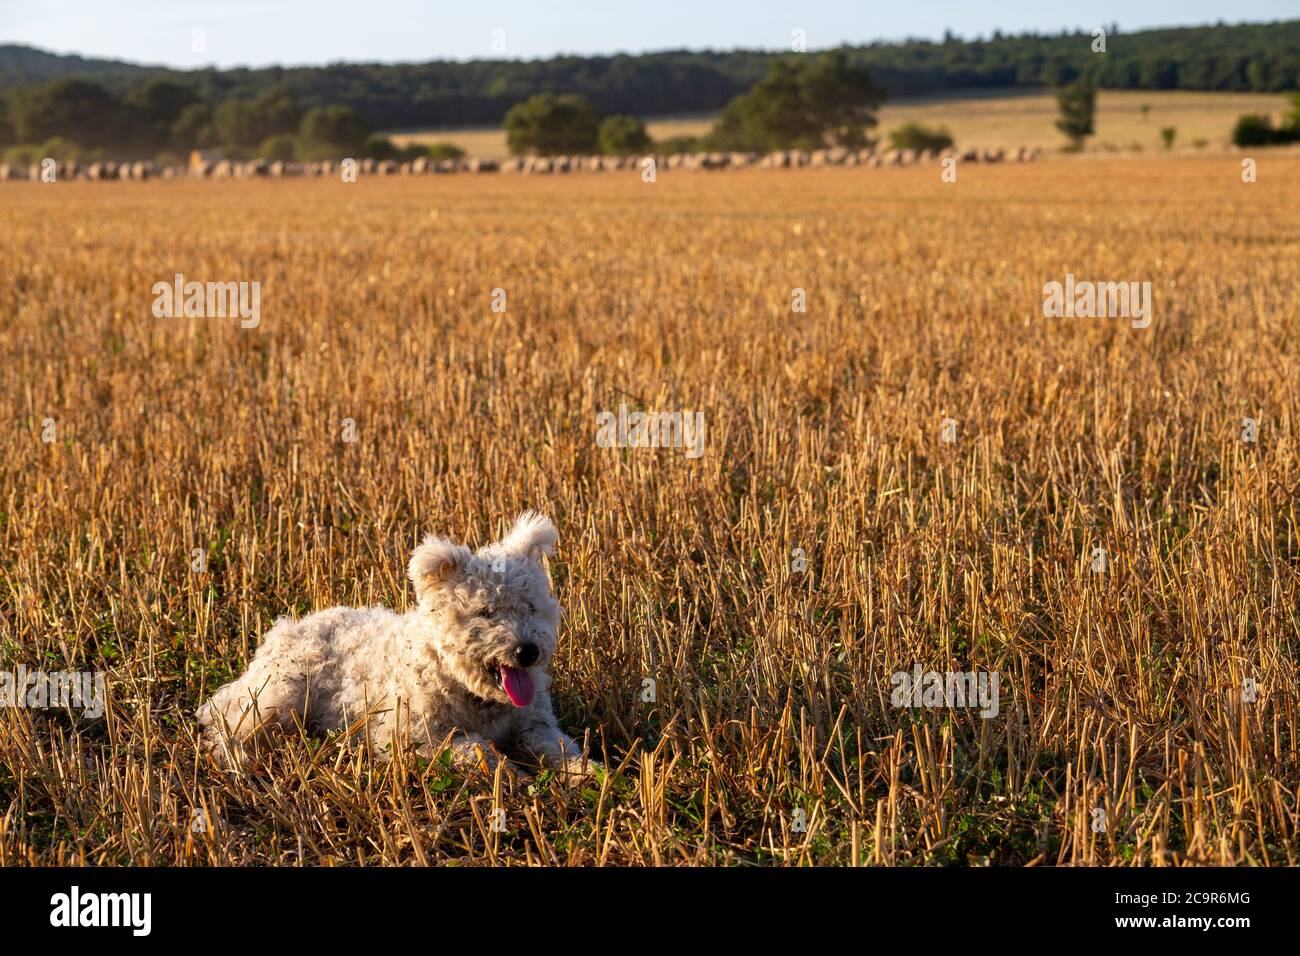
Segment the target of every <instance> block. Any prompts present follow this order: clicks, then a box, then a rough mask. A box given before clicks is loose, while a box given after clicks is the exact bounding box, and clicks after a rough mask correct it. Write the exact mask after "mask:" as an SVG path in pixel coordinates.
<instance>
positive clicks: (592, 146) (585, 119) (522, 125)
mask: <svg viewBox="0 0 1300 956" xmlns="http://www.w3.org/2000/svg"><path fill="white" fill-rule="evenodd" d="M599 130H600V114H599V113H598V112H597V111H596V107H594V106H592V105H591V103H590V102H588V101H587V100H586V99H584V98H583V97H581V96H576V95H573V94H567V95H564V96H556V95H555V94H553V93H539V94H538V95H537V96H533V97H530V98H529V99H526V100H524V101H523V102H522V103H516V104H515V105H514V106H512V107H511V108H510V112H509V113H507V114H506V145H507V146H508V147H509V148H510V152H511V153H513V154H515V155H519V154H521V153H537V154H538V155H541V156H555V155H558V154H562V153H594V152H596V147H597V136H598V133H599Z"/></svg>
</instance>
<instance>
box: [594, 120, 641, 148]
mask: <svg viewBox="0 0 1300 956" xmlns="http://www.w3.org/2000/svg"><path fill="white" fill-rule="evenodd" d="M599 141H600V151H601V152H602V153H605V154H607V155H610V156H635V155H637V154H639V153H645V152H648V151H649V149H650V146H651V143H650V134H649V133H647V132H646V131H645V123H643V122H641V120H639V119H637V118H636V117H635V116H606V117H605V119H604V121H603V122H602V123H601V124H600V136H599Z"/></svg>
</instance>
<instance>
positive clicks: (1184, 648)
mask: <svg viewBox="0 0 1300 956" xmlns="http://www.w3.org/2000/svg"><path fill="white" fill-rule="evenodd" d="M1240 172H1241V170H1240V165H1239V159H1238V158H1236V157H1232V156H1218V157H1215V158H1208V157H1205V158H1190V157H1181V158H1159V159H1155V158H1148V157H1140V158H1083V159H1073V160H1066V159H1059V160H1058V159H1053V160H1049V161H1046V162H1042V163H1038V164H1031V165H1001V166H968V167H962V168H961V169H960V171H959V176H958V181H957V182H956V183H942V182H940V176H939V169H938V167H937V166H930V167H920V168H912V169H902V170H852V169H829V170H794V171H782V172H777V171H758V170H754V171H746V172H738V173H721V174H717V175H713V174H703V173H699V174H693V173H672V172H665V173H661V174H660V176H659V177H658V181H657V182H655V183H653V184H648V183H643V182H642V181H641V180H640V179H639V178H638V177H637V175H636V174H635V173H629V174H626V175H616V174H608V175H582V176H572V177H556V178H535V177H533V178H529V177H508V176H479V177H471V176H456V177H450V176H448V177H428V178H421V179H397V178H389V179H380V180H368V181H367V180H363V181H361V182H358V183H355V184H343V183H339V182H322V181H283V182H268V181H254V182H172V183H158V182H155V183H145V184H138V183H113V184H83V183H58V184H52V185H43V184H35V183H32V184H6V185H5V187H4V188H3V190H2V191H0V203H2V204H3V205H2V206H0V208H2V209H3V217H4V223H5V229H4V230H3V232H2V233H0V358H2V359H3V365H2V366H0V397H2V398H3V402H4V408H5V411H6V413H7V415H6V417H7V424H6V427H5V428H4V429H3V431H0V665H3V666H4V667H6V668H8V669H13V668H14V667H16V666H17V665H18V664H20V663H21V664H25V665H26V666H27V667H28V668H31V669H36V668H42V669H44V670H46V671H59V670H75V671H99V672H102V673H103V674H104V675H105V678H106V685H107V688H108V709H107V712H106V713H105V715H104V717H103V718H101V719H99V720H93V721H92V720H86V719H84V718H81V717H79V716H77V715H76V714H69V713H67V712H65V711H62V710H58V709H54V710H40V709H31V708H19V707H10V708H0V865H14V864H22V863H36V864H49V863H80V862H85V863H97V864H118V863H137V864H241V863H253V862H256V863H267V864H285V865H297V864H303V865H318V864H330V863H332V864H378V863H389V864H393V863H401V864H408V863H409V864H424V863H431V864H432V863H449V862H457V863H461V864H484V863H508V864H522V863H583V864H598V863H605V864H664V865H673V864H701V863H708V864H720V863H782V864H806V863H818V864H837V865H838V864H850V863H862V864H891V865H917V864H952V863H956V864H985V863H991V864H995V865H997V864H1057V863H1061V864H1117V865H1123V864H1159V865H1163V864H1258V865H1280V864H1290V865H1295V864H1296V863H1297V862H1300V850H1298V849H1297V825H1298V822H1300V821H1298V819H1297V814H1298V813H1300V810H1298V809H1297V793H1296V786H1297V784H1296V781H1297V779H1300V760H1298V759H1297V746H1298V745H1297V733H1298V732H1300V727H1298V726H1297V722H1298V720H1300V712H1298V711H1297V658H1298V652H1300V648H1298V644H1300V639H1298V635H1300V610H1298V609H1300V527H1297V490H1298V489H1300V447H1298V446H1297V440H1298V439H1300V419H1298V418H1297V397H1296V382H1297V381H1298V380H1300V358H1298V355H1300V316H1298V315H1297V305H1296V301H1297V297H1296V292H1297V285H1298V280H1300V270H1298V267H1297V263H1300V222H1298V221H1297V220H1296V218H1295V216H1294V214H1293V210H1295V209H1296V208H1297V207H1298V206H1300V158H1298V157H1296V156H1294V155H1292V156H1283V155H1279V156H1276V157H1269V156H1267V155H1261V156H1260V157H1259V181H1258V182H1256V183H1252V184H1246V183H1243V182H1242V181H1241V176H1240ZM177 272H180V273H183V274H184V275H185V276H186V278H187V279H194V280H199V281H208V280H213V281H223V282H227V281H248V282H252V281H257V282H260V283H261V310H260V324H259V325H258V326H257V327H256V328H250V329H241V328H240V324H239V320H238V319H230V318H204V319H166V318H162V319H160V318H155V317H154V315H153V314H151V305H152V302H153V295H152V293H151V287H152V286H153V284H154V283H155V282H159V281H170V280H171V279H172V276H173V275H174V274H175V273H177ZM1067 273H1072V274H1074V275H1075V276H1076V277H1077V278H1078V279H1080V280H1084V279H1096V280H1106V281H1149V282H1151V284H1152V294H1153V301H1154V318H1153V321H1152V324H1151V326H1150V327H1149V328H1146V329H1135V328H1132V326H1131V324H1130V322H1129V321H1127V320H1125V319H1100V318H1077V319H1046V318H1044V317H1043V309H1042V303H1043V286H1044V284H1045V283H1048V282H1051V281H1064V280H1065V277H1066V274H1067ZM494 289H502V290H504V291H505V295H506V300H507V309H506V311H505V312H503V313H494V312H493V311H492V310H491V308H490V304H491V301H492V292H493V290H494ZM796 289H802V290H804V293H805V295H806V302H807V308H806V311H805V312H796V311H792V301H793V296H794V295H795V293H794V290H796ZM621 403H626V404H627V405H628V406H629V407H630V408H633V409H642V410H664V411H672V410H680V411H702V412H703V413H704V416H705V423H706V431H705V444H704V449H703V454H702V455H701V457H699V458H698V459H690V458H688V457H687V456H686V455H685V454H684V453H683V451H682V450H680V449H633V448H612V449H611V448H601V447H599V446H598V445H597V442H596V416H597V414H598V413H599V412H601V411H605V410H610V411H617V409H618V407H619V405H620V404H621ZM1244 418H1251V419H1254V420H1255V421H1256V422H1257V423H1258V440H1257V441H1255V442H1247V441H1243V439H1242V433H1243V424H1242V420H1243V419H1244ZM345 419H351V420H352V421H353V422H354V423H355V438H356V440H355V441H354V442H348V441H344V440H343V437H342V436H343V429H344V427H345V425H344V420H345ZM944 419H951V420H952V422H953V423H954V425H953V428H952V431H951V432H950V434H951V435H952V436H953V437H955V441H954V442H952V443H945V442H944V441H943V440H942V434H943V429H942V422H943V421H944ZM48 420H52V421H53V426H54V431H53V432H50V431H49V427H48ZM43 438H45V439H47V440H43ZM49 439H52V440H49ZM525 508H538V509H540V510H543V511H545V512H546V513H548V514H549V515H550V516H551V517H552V518H553V519H554V520H555V522H556V524H557V526H558V527H559V530H560V535H561V539H560V553H559V555H558V556H557V558H555V559H553V560H552V562H551V570H552V574H553V577H554V582H555V586H556V590H557V592H558V597H559V599H560V602H561V604H562V605H563V607H564V609H565V610H564V619H563V622H562V625H561V632H560V650H559V653H558V655H557V661H556V674H555V693H556V705H557V711H558V713H559V717H560V724H561V726H562V727H564V728H565V729H566V730H568V731H569V732H571V733H574V734H575V735H576V736H579V737H581V736H582V734H583V732H584V731H586V732H587V735H588V743H589V746H590V748H591V752H592V754H593V755H594V756H596V757H598V758H600V759H602V760H604V761H605V762H606V763H607V764H608V765H609V766H610V768H611V771H612V772H611V773H609V774H607V775H603V776H601V777H600V778H599V779H596V780H593V781H591V782H590V783H588V784H586V785H584V786H580V787H572V786H569V785H566V784H565V783H563V782H561V781H558V780H554V779H549V778H547V777H546V776H542V777H540V778H538V779H537V780H535V781H533V782H531V783H528V782H519V781H514V780H511V779H509V778H506V777H499V778H496V779H493V778H489V777H484V776H480V775H475V774H472V773H471V774H469V775H468V776H466V775H464V774H462V773H460V772H459V771H455V770H453V769H451V768H450V767H449V766H447V765H446V764H445V763H444V762H443V761H440V760H434V761H431V762H430V761H425V760H422V759H418V758H417V757H416V756H415V755H414V754H399V755H398V757H397V759H395V760H394V761H393V762H392V763H381V762H376V761H372V760H370V759H368V758H366V757H364V756H362V755H361V754H360V753H359V752H358V751H356V750H354V749H352V748H350V747H348V746H346V745H345V744H344V743H343V742H342V741H340V740H327V741H324V742H309V741H299V742H294V743H292V744H291V745H290V746H288V747H286V748H285V749H284V750H283V751H282V752H280V753H278V754H277V755H275V756H274V758H273V759H272V760H271V761H270V762H269V765H268V766H267V767H266V768H265V772H264V773H260V774H246V775H237V776H228V775H225V774H223V773H222V772H220V771H219V770H218V769H216V768H215V767H213V766H212V765H210V764H209V763H208V762H207V761H206V759H204V758H202V757H200V756H199V755H198V754H197V752H196V749H195V733H194V731H195V727H194V720H193V713H194V709H195V708H196V706H197V705H198V704H199V703H200V701H201V700H202V699H203V698H204V696H205V695H206V694H208V693H210V692H211V691H212V690H213V689H214V688H215V687H217V686H218V685H219V684H221V683H223V682H224V681H226V680H228V679H229V678H230V677H231V675H232V674H234V673H237V672H238V671H239V670H240V669H241V668H242V667H243V666H244V664H245V663H246V662H247V659H248V657H249V655H250V654H251V652H252V650H253V649H254V648H255V647H256V646H257V642H258V638H259V635H260V634H261V633H263V632H264V630H265V629H266V628H267V627H268V626H269V625H270V623H271V622H272V620H274V619H275V618H276V617H278V616H280V615H282V614H285V613H303V612H306V611H309V610H311V609H316V608H321V607H325V606H329V605H333V604H356V605H363V604H377V603H378V604H386V605H389V606H393V607H398V608H405V607H407V606H409V604H410V603H411V601H412V593H411V588H410V586H409V584H408V583H407V582H406V580H405V576H404V574H405V564H406V559H407V557H408V555H409V552H410V549H411V548H412V546H413V545H414V544H415V543H416V542H417V540H418V538H419V537H420V536H421V535H423V534H424V533H425V532H428V531H437V532H440V533H443V534H446V535H448V536H450V537H453V538H456V539H461V540H467V541H469V542H472V543H483V542H485V541H487V540H488V539H489V538H490V537H491V536H494V535H495V534H497V533H499V532H500V531H501V530H502V529H503V528H504V527H505V525H506V522H507V521H510V520H512V519H513V518H514V516H515V515H516V514H518V513H519V512H520V511H521V510H523V509H525ZM1097 548H1101V549H1103V550H1104V551H1105V553H1106V561H1105V562H1104V570H1102V571H1097V570H1094V567H1095V562H1094V558H1093V556H1094V554H1095V549H1097ZM195 549H200V550H201V551H202V552H203V556H204V562H205V564H206V570H205V571H203V572H202V573H196V572H195V571H193V570H192V563H193V560H194V557H193V555H194V551H195ZM796 549H799V550H796ZM800 556H802V557H804V558H806V562H807V566H806V569H802V570H800V568H801V567H802V562H801V561H800V560H799V558H800ZM918 666H919V668H920V669H921V670H923V671H936V672H965V671H976V672H981V673H996V674H997V675H998V678H999V687H1000V700H999V705H998V712H997V715H996V716H993V717H988V718H984V717H981V716H980V714H979V712H978V710H977V709H974V708H970V707H921V708H907V707H898V706H895V705H894V703H893V702H892V701H891V689H892V686H891V675H893V674H894V673H895V672H899V671H907V672H912V671H913V670H914V668H916V667H918ZM648 680H649V681H653V685H649V684H647V683H646V682H647V681H648ZM651 686H653V695H652V696H653V698H654V699H653V700H647V699H645V698H646V697H648V696H651V695H650V694H649V689H650V688H651ZM1250 688H1254V689H1255V690H1254V692H1253V693H1252V692H1250ZM1252 698H1253V699H1252ZM497 809H500V810H503V811H504V815H503V816H501V815H498V814H496V813H495V812H494V811H496V810H497ZM1099 810H1100V811H1101V814H1100V815H1099V814H1098V811H1099ZM498 820H503V821H504V827H502V828H497V827H494V826H493V824H494V823H495V822H497V821H498ZM1099 822H1100V823H1101V824H1102V825H1101V826H1100V827H1099V826H1098V823H1099Z"/></svg>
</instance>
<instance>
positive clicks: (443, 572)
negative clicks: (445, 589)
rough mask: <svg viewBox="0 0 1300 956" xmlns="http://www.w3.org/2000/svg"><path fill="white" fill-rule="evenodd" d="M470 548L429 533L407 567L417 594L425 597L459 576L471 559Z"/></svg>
mask: <svg viewBox="0 0 1300 956" xmlns="http://www.w3.org/2000/svg"><path fill="white" fill-rule="evenodd" d="M470 557H471V555H470V553H469V548H467V547H465V546H464V545H460V544H452V543H451V542H450V541H448V540H446V539H445V538H439V537H438V536H437V535H433V534H431V535H429V536H428V537H427V538H425V539H424V543H423V544H421V545H420V546H419V547H418V548H416V549H415V552H414V553H413V554H412V555H411V564H410V566H409V568H408V569H407V570H408V572H409V573H410V575H411V583H412V584H414V585H415V593H416V595H417V596H418V597H419V598H421V599H423V598H424V596H425V595H426V594H427V593H428V592H430V591H432V590H433V589H434V588H439V587H442V586H443V585H445V584H447V583H449V582H450V581H452V580H453V579H454V578H456V577H458V576H459V575H460V573H461V572H462V571H464V570H465V568H466V566H467V565H468V564H469V561H470Z"/></svg>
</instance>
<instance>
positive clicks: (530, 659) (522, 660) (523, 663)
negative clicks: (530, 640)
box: [515, 644, 542, 667]
mask: <svg viewBox="0 0 1300 956" xmlns="http://www.w3.org/2000/svg"><path fill="white" fill-rule="evenodd" d="M515 656H516V657H518V658H519V666H520V667H527V666H528V665H529V664H532V663H534V662H535V661H536V660H537V658H539V657H541V656H542V652H541V651H540V650H538V648H537V645H536V644H520V645H519V647H518V649H517V650H516V651H515Z"/></svg>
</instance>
